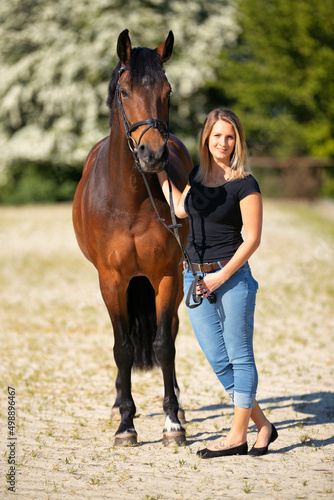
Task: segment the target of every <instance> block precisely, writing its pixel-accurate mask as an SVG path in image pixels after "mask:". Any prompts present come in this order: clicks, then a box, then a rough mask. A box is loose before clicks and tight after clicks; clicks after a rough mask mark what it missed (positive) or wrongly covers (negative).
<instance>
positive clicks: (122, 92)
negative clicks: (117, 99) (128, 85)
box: [121, 89, 130, 98]
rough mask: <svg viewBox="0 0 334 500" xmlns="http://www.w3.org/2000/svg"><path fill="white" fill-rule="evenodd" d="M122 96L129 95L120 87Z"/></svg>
mask: <svg viewBox="0 0 334 500" xmlns="http://www.w3.org/2000/svg"><path fill="white" fill-rule="evenodd" d="M121 94H122V97H124V98H125V97H130V95H129V93H128V92H127V91H126V90H125V89H121Z"/></svg>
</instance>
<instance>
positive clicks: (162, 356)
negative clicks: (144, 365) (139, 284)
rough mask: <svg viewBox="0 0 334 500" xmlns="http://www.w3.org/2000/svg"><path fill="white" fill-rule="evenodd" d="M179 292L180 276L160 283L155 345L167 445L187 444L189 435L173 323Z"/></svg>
mask: <svg viewBox="0 0 334 500" xmlns="http://www.w3.org/2000/svg"><path fill="white" fill-rule="evenodd" d="M177 289H178V279H177V277H172V276H165V277H164V278H163V279H162V281H161V282H160V285H159V289H158V294H157V297H156V310H157V334H156V338H155V340H154V343H153V347H154V352H155V356H156V359H157V360H158V362H159V364H160V366H161V369H162V374H163V380H164V388H165V394H164V401H163V409H164V412H165V414H166V422H165V428H164V430H163V440H162V442H163V444H164V445H165V446H166V445H169V444H185V442H186V432H185V430H184V428H183V427H182V425H181V423H180V421H179V419H178V410H179V404H178V400H177V397H176V394H175V391H174V376H175V375H174V363H175V345H174V339H173V336H172V322H173V313H174V307H175V300H176V295H177Z"/></svg>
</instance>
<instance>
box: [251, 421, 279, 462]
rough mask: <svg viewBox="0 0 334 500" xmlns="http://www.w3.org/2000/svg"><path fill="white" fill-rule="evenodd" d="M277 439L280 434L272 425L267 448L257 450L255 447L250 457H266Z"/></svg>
mask: <svg viewBox="0 0 334 500" xmlns="http://www.w3.org/2000/svg"><path fill="white" fill-rule="evenodd" d="M277 438H278V432H277V430H276V427H275V426H274V425H273V424H271V434H270V438H269V442H268V444H267V446H263V447H262V448H255V446H253V448H252V449H251V450H250V451H249V453H248V455H251V456H252V457H261V456H262V455H265V454H266V453H267V452H268V447H269V445H270V443H273V442H274V441H275V440H276V439H277Z"/></svg>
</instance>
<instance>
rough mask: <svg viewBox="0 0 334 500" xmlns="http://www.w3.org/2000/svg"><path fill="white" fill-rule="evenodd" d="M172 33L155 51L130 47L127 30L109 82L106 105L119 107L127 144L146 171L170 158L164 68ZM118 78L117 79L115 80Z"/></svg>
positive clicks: (167, 87)
mask: <svg viewBox="0 0 334 500" xmlns="http://www.w3.org/2000/svg"><path fill="white" fill-rule="evenodd" d="M173 43H174V36H173V33H172V32H171V31H170V32H169V34H168V37H167V39H166V40H165V41H164V42H163V43H162V44H161V45H159V47H158V48H156V49H155V50H151V49H147V48H143V47H137V48H134V49H132V48H131V41H130V38H129V35H128V30H124V31H123V32H122V33H121V34H120V35H119V38H118V42H117V54H118V57H119V59H120V62H119V64H118V66H117V68H116V69H115V71H114V73H115V72H117V73H118V75H117V74H116V75H114V84H115V86H114V93H113V95H112V96H111V92H112V90H113V89H112V87H111V84H112V81H113V77H112V81H111V82H110V85H109V98H108V104H109V106H110V107H111V108H112V102H113V101H114V103H115V109H116V110H118V113H119V119H120V123H122V124H123V128H124V133H125V134H126V136H127V139H128V142H129V147H130V149H131V150H132V152H133V153H134V156H135V157H136V159H137V163H139V165H140V168H141V169H142V170H143V172H146V173H156V172H160V171H161V170H163V168H164V167H165V165H166V163H167V162H168V159H169V153H168V147H167V140H168V134H169V128H168V112H169V96H170V93H171V86H170V84H169V82H168V80H167V78H166V75H165V72H164V70H163V63H164V62H166V61H168V59H169V58H170V56H171V55H172V51H173ZM116 78H117V81H116Z"/></svg>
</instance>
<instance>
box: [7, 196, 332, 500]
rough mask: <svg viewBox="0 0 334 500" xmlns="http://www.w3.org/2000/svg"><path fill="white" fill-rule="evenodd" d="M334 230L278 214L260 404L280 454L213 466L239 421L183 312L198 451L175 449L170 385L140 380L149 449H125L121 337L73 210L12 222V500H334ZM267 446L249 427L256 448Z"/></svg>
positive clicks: (261, 352)
mask: <svg viewBox="0 0 334 500" xmlns="http://www.w3.org/2000/svg"><path fill="white" fill-rule="evenodd" d="M333 221H334V217H333V209H332V206H331V205H328V206H327V205H324V204H316V205H312V206H309V205H307V204H304V203H291V202H290V203H287V202H283V201H280V202H275V201H269V200H266V201H265V219H264V231H263V242H262V245H261V247H260V249H259V250H258V251H257V253H256V254H255V255H254V256H253V257H252V259H251V266H252V269H253V274H254V276H255V278H256V279H257V280H258V281H259V283H260V290H259V293H258V299H257V312H256V331H255V352H256V360H257V366H258V371H259V390H258V401H259V403H260V405H261V406H262V408H263V409H264V410H265V413H266V415H267V416H268V417H269V418H270V420H271V421H272V422H273V423H274V424H275V425H276V427H277V429H278V432H279V438H278V440H277V441H276V442H275V443H273V444H272V445H271V447H270V452H269V453H268V454H267V455H266V456H264V457H261V458H252V457H248V456H242V457H229V458H219V459H214V460H201V459H199V458H198V457H197V456H196V451H197V450H198V449H201V448H202V447H203V446H204V445H205V443H209V442H210V441H211V440H214V439H216V437H217V436H219V435H222V434H224V433H225V432H226V431H227V430H228V428H229V426H230V424H231V419H232V415H233V408H232V406H231V404H230V402H229V400H228V398H227V396H226V394H225V392H224V390H223V388H222V387H221V386H220V385H219V383H218V380H217V379H216V377H215V376H214V374H213V373H212V370H211V368H210V367H209V365H208V363H207V362H206V360H205V358H204V355H203V353H202V352H201V350H200V349H199V347H198V345H197V343H196V340H195V338H194V335H193V333H192V331H191V328H190V325H189V321H188V318H187V313H186V309H185V306H184V305H182V306H181V308H180V316H181V327H180V332H179V336H178V338H177V342H176V347H177V359H176V367H177V374H178V380H179V385H180V388H181V402H182V404H183V407H184V409H185V410H186V417H187V422H188V423H187V424H186V431H187V441H188V442H187V445H186V446H182V447H176V446H175V447H170V448H164V447H163V446H162V444H161V438H162V429H163V425H164V415H163V412H162V394H163V384H162V377H161V373H160V371H159V370H156V371H154V372H150V373H135V374H134V375H133V396H134V399H135V403H136V406H137V418H136V419H135V425H136V429H137V432H138V439H139V445H138V446H136V447H133V448H115V447H114V445H113V442H114V432H115V430H116V428H117V423H116V422H111V421H110V420H109V415H110V407H111V404H112V401H113V398H114V397H115V391H114V385H113V384H114V379H115V374H116V368H115V363H114V360H113V354H112V348H113V336H112V329H111V326H110V323H109V319H108V315H107V312H106V309H105V306H104V304H103V302H102V299H101V297H100V292H99V288H98V281H97V276H96V272H95V269H94V268H93V266H92V265H91V264H90V263H88V262H87V261H86V260H85V259H84V257H83V256H82V255H81V253H80V251H79V249H78V247H77V243H76V241H75V238H74V234H73V230H72V224H71V207H70V205H60V206H52V207H51V206H50V207H49V206H46V207H44V206H40V207H35V206H33V207H22V208H4V207H0V239H1V241H0V300H1V308H0V322H1V331H0V339H1V342H0V349H1V366H0V382H1V398H0V412H1V434H0V438H1V441H0V443H1V450H0V451H1V459H0V498H1V500H2V499H6V498H19V499H28V498H32V499H38V500H39V499H41V500H47V499H50V500H63V499H113V500H121V499H122V500H123V499H124V500H154V499H166V500H174V499H175V500H181V499H187V500H193V499H201V500H203V499H204V500H205V499H206V500H209V499H220V498H221V499H226V500H228V499H243V498H253V499H260V498H261V499H271V498H273V499H280V500H281V499H289V500H290V499H312V500H314V499H322V498H326V499H330V498H331V499H332V498H334V484H333V475H332V473H333V458H334V446H333V442H334V438H333V435H334V411H333V410H334V401H333V399H334V398H333V380H334V377H333V373H334V367H333V360H334V349H333V345H334V313H333V299H334V258H333V257H334V228H333ZM8 386H10V387H14V388H15V419H16V420H15V424H16V426H15V433H14V435H13V436H10V435H9V429H8V426H7V422H8V415H9V414H8V407H7V404H8V400H7V397H8V395H7V387H8ZM13 437H15V438H16V439H15V440H14V441H13V439H12V438H13ZM255 440H256V430H255V428H254V426H252V425H251V426H250V428H249V435H248V443H249V446H252V445H253V443H254V442H255ZM10 443H14V445H12V447H10V446H7V445H8V444H10ZM10 458H14V459H15V465H14V466H13V469H12V472H13V471H14V473H15V489H16V491H15V493H14V492H11V491H8V489H7V488H8V486H10V483H8V482H7V481H6V479H7V476H6V475H7V474H8V473H9V472H10V464H9V463H8V460H9V459H10ZM12 477H14V476H12Z"/></svg>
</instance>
